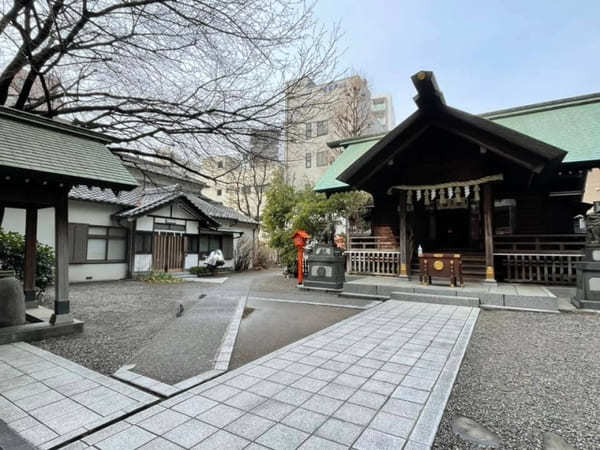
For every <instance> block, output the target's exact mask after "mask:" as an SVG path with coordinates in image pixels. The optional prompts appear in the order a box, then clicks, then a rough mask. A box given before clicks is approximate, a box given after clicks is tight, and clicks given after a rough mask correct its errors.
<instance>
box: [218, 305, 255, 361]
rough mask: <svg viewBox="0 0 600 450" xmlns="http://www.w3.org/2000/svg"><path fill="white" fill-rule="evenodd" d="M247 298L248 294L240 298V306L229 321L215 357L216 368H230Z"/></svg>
mask: <svg viewBox="0 0 600 450" xmlns="http://www.w3.org/2000/svg"><path fill="white" fill-rule="evenodd" d="M247 300H248V296H247V295H246V296H244V297H242V298H240V301H239V303H238V307H237V309H236V310H235V312H234V313H233V319H232V320H231V322H230V323H229V327H228V328H227V332H226V333H225V337H224V338H223V341H222V342H221V349H220V350H219V352H218V353H217V356H216V358H215V370H222V371H225V370H227V369H229V361H230V360H231V354H232V353H233V347H234V346H235V340H236V338H237V335H238V331H239V329H240V323H241V322H242V316H243V315H244V308H245V307H246V301H247Z"/></svg>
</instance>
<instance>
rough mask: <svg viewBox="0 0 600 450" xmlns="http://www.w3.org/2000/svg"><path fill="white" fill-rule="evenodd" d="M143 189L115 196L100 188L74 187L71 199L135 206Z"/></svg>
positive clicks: (122, 192)
mask: <svg viewBox="0 0 600 450" xmlns="http://www.w3.org/2000/svg"><path fill="white" fill-rule="evenodd" d="M142 191H143V189H142V188H140V187H138V188H135V189H134V190H133V191H121V192H119V195H115V194H114V192H113V191H112V190H110V189H100V188H98V187H92V188H89V187H87V186H83V185H79V186H73V188H71V190H70V191H69V198H70V199H72V200H84V201H89V202H100V203H112V204H114V205H122V206H135V205H136V203H137V200H138V199H139V198H140V196H141V193H142Z"/></svg>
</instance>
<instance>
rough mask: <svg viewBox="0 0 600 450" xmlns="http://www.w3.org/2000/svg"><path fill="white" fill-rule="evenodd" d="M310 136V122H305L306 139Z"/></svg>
mask: <svg viewBox="0 0 600 450" xmlns="http://www.w3.org/2000/svg"><path fill="white" fill-rule="evenodd" d="M311 137H312V123H310V122H306V139H310V138H311Z"/></svg>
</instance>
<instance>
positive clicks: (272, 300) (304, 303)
mask: <svg viewBox="0 0 600 450" xmlns="http://www.w3.org/2000/svg"><path fill="white" fill-rule="evenodd" d="M248 299H249V300H258V301H266V302H280V303H300V304H303V305H316V306H331V307H334V308H351V309H369V308H372V307H373V306H376V305H379V304H380V303H381V302H376V301H371V302H369V303H367V304H366V305H364V306H358V305H347V304H342V305H340V304H337V303H323V302H309V301H306V300H284V299H278V298H270V297H249V298H248Z"/></svg>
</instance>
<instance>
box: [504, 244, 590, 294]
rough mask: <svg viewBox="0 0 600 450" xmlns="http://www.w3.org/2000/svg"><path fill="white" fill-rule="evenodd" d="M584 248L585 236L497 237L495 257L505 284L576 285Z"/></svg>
mask: <svg viewBox="0 0 600 450" xmlns="http://www.w3.org/2000/svg"><path fill="white" fill-rule="evenodd" d="M584 245H585V234H513V235H497V236H494V256H495V259H496V263H497V264H498V263H499V264H500V266H501V268H502V271H503V275H504V280H505V281H510V282H519V283H543V284H575V282H576V281H577V272H576V270H575V263H577V262H579V261H581V260H582V258H583V247H584Z"/></svg>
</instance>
